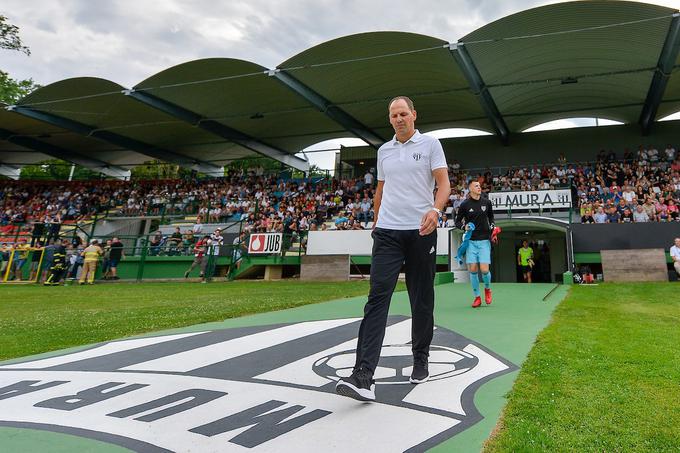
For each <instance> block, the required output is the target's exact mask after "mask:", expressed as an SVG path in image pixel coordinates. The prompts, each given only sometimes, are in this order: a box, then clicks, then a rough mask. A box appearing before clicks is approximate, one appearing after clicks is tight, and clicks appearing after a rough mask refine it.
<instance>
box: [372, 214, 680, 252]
mask: <svg viewBox="0 0 680 453" xmlns="http://www.w3.org/2000/svg"><path fill="white" fill-rule="evenodd" d="M381 211H382V209H381ZM670 254H671V256H674V257H675V258H676V259H677V260H678V261H680V248H678V246H676V245H674V246H672V247H671V250H670Z"/></svg>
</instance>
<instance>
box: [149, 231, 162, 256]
mask: <svg viewBox="0 0 680 453" xmlns="http://www.w3.org/2000/svg"><path fill="white" fill-rule="evenodd" d="M162 245H163V233H161V230H158V231H156V233H155V234H154V235H153V236H151V239H150V240H149V255H151V256H156V255H158V254H159V253H160V251H161V246H162Z"/></svg>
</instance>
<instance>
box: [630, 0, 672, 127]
mask: <svg viewBox="0 0 680 453" xmlns="http://www.w3.org/2000/svg"><path fill="white" fill-rule="evenodd" d="M679 51H680V13H675V14H673V19H672V20H671V25H670V27H668V33H667V34H666V40H665V41H664V44H663V48H662V49H661V55H660V56H659V61H658V63H657V64H656V70H655V71H654V77H652V83H651V84H650V85H649V91H648V92H647V98H646V99H645V104H644V106H643V107H642V112H641V113H640V119H639V121H638V123H639V124H640V127H641V128H642V135H649V133H650V132H651V130H652V124H653V123H654V119H655V118H656V113H657V111H658V109H659V105H660V104H661V100H662V99H663V94H664V92H665V91H666V85H668V79H670V77H671V73H672V72H673V66H674V65H675V61H676V60H677V59H678V52H679Z"/></svg>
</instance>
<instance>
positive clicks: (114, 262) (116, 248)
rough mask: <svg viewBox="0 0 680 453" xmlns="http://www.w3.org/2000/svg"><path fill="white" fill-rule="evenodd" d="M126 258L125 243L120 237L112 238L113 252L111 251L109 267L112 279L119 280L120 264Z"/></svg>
mask: <svg viewBox="0 0 680 453" xmlns="http://www.w3.org/2000/svg"><path fill="white" fill-rule="evenodd" d="M124 258H125V251H124V250H123V243H122V242H120V239H118V238H117V237H114V238H113V239H112V240H111V252H110V253H109V269H110V274H109V275H110V278H111V280H119V279H120V277H118V264H119V263H120V262H121V260H123V259H124Z"/></svg>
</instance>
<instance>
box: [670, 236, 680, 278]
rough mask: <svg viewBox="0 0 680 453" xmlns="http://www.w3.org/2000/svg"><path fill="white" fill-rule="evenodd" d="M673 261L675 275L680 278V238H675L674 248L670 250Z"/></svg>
mask: <svg viewBox="0 0 680 453" xmlns="http://www.w3.org/2000/svg"><path fill="white" fill-rule="evenodd" d="M670 254H671V259H672V260H673V267H674V268H675V273H676V274H678V277H680V238H675V240H674V241H673V246H672V247H671V249H670Z"/></svg>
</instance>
